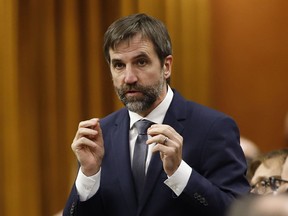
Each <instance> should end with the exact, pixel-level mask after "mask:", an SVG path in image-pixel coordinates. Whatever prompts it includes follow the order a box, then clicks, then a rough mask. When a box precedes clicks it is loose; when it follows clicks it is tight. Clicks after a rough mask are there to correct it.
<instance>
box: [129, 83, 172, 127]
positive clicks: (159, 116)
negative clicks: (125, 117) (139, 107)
mask: <svg viewBox="0 0 288 216" xmlns="http://www.w3.org/2000/svg"><path fill="white" fill-rule="evenodd" d="M173 94H174V93H173V91H172V89H171V88H170V86H169V85H168V91H167V94H166V96H165V98H164V99H163V101H162V102H161V103H160V104H159V105H158V106H157V107H156V108H155V109H154V110H152V111H151V112H150V113H149V114H148V115H147V116H146V117H145V118H143V117H142V116H140V115H138V114H137V113H135V112H132V111H130V110H129V111H128V112H129V116H130V129H131V128H132V126H133V125H134V123H135V122H136V121H138V120H140V119H147V120H149V121H152V122H154V123H157V124H161V123H162V122H163V120H164V117H165V114H166V112H167V110H168V108H169V106H170V104H171V101H172V98H173Z"/></svg>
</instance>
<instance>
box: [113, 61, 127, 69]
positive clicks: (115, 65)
mask: <svg viewBox="0 0 288 216" xmlns="http://www.w3.org/2000/svg"><path fill="white" fill-rule="evenodd" d="M124 67H125V64H123V63H121V62H115V63H114V64H113V68H115V69H116V70H121V69H123V68H124Z"/></svg>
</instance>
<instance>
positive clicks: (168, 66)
mask: <svg viewBox="0 0 288 216" xmlns="http://www.w3.org/2000/svg"><path fill="white" fill-rule="evenodd" d="M172 61H173V57H172V55H168V56H167V57H166V58H165V60H164V65H163V69H164V76H165V79H167V78H169V77H170V76H171V70H172Z"/></svg>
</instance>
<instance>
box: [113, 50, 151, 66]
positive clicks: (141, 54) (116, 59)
mask: <svg viewBox="0 0 288 216" xmlns="http://www.w3.org/2000/svg"><path fill="white" fill-rule="evenodd" d="M140 58H148V59H150V57H149V56H148V55H147V53H145V52H141V53H140V54H139V55H137V56H134V57H133V58H132V59H133V60H137V59H140ZM118 62H122V60H121V59H118V58H114V59H111V63H112V64H113V63H118Z"/></svg>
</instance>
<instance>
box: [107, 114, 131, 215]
mask: <svg viewBox="0 0 288 216" xmlns="http://www.w3.org/2000/svg"><path fill="white" fill-rule="evenodd" d="M111 136H112V137H111V140H112V142H113V145H112V151H113V155H114V159H115V160H114V167H115V171H116V172H117V177H118V180H119V182H120V187H121V189H122V191H123V196H124V198H125V199H126V201H127V204H128V206H129V207H130V208H133V209H131V210H132V212H135V211H136V206H137V203H136V194H135V190H134V182H133V176H132V171H131V161H130V150H129V116H128V114H126V115H122V118H121V119H120V118H119V119H118V121H116V124H115V129H114V131H113V132H112V134H111Z"/></svg>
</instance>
